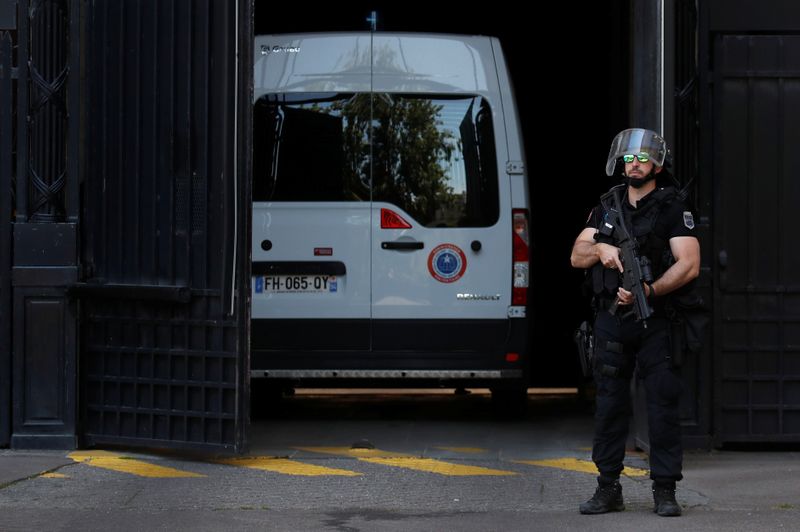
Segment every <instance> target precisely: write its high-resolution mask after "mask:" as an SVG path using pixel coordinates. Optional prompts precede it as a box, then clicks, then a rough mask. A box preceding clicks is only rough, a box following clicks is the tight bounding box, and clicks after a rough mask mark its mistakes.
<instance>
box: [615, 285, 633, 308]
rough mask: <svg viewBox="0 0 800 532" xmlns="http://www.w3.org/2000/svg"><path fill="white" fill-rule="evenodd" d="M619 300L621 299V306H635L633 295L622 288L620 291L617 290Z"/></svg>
mask: <svg viewBox="0 0 800 532" xmlns="http://www.w3.org/2000/svg"><path fill="white" fill-rule="evenodd" d="M617 299H619V304H620V305H631V304H633V293H632V292H628V291H627V290H625V289H624V288H622V287H620V288H619V290H617Z"/></svg>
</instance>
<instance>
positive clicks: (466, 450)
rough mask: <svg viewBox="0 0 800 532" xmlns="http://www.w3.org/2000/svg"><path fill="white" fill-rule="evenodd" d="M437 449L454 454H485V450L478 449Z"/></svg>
mask: <svg viewBox="0 0 800 532" xmlns="http://www.w3.org/2000/svg"><path fill="white" fill-rule="evenodd" d="M437 449H442V450H443V451H453V452H454V453H468V454H478V453H485V452H486V449H481V448H480V447H437Z"/></svg>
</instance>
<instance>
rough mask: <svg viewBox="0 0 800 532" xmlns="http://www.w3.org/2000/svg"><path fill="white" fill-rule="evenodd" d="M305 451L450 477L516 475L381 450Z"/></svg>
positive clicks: (328, 449) (511, 472)
mask: <svg viewBox="0 0 800 532" xmlns="http://www.w3.org/2000/svg"><path fill="white" fill-rule="evenodd" d="M297 449H300V450H303V451H310V452H313V453H324V454H334V455H337V456H350V457H353V458H356V459H358V460H361V461H362V462H369V463H372V464H380V465H386V466H392V467H402V468H405V469H413V470H415V471H425V472H428V473H436V474H439V475H448V476H478V475H484V476H507V475H516V474H517V473H515V472H513V471H503V470H500V469H490V468H488V467H479V466H470V465H460V464H453V463H450V462H444V461H442V460H434V459H432V458H419V457H416V456H412V455H410V454H405V453H396V452H392V451H382V450H381V449H351V448H350V447H297Z"/></svg>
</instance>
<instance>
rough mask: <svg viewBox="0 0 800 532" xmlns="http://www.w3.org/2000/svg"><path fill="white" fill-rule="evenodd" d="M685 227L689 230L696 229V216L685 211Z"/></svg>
mask: <svg viewBox="0 0 800 532" xmlns="http://www.w3.org/2000/svg"><path fill="white" fill-rule="evenodd" d="M683 225H685V226H686V227H687V228H689V229H694V216H692V213H691V212H689V211H683Z"/></svg>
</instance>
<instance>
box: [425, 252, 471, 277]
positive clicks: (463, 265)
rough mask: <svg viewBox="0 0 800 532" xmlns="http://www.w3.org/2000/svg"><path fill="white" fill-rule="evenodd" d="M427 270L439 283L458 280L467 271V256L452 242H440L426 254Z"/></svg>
mask: <svg viewBox="0 0 800 532" xmlns="http://www.w3.org/2000/svg"><path fill="white" fill-rule="evenodd" d="M428 271H429V272H431V275H433V278H434V279H436V280H437V281H439V282H440V283H452V282H455V281H458V280H459V279H461V276H462V275H464V272H465V271H467V257H466V255H464V252H463V251H461V248H459V247H458V246H456V245H454V244H440V245H438V246H436V247H435V248H433V251H431V254H430V255H428Z"/></svg>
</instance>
